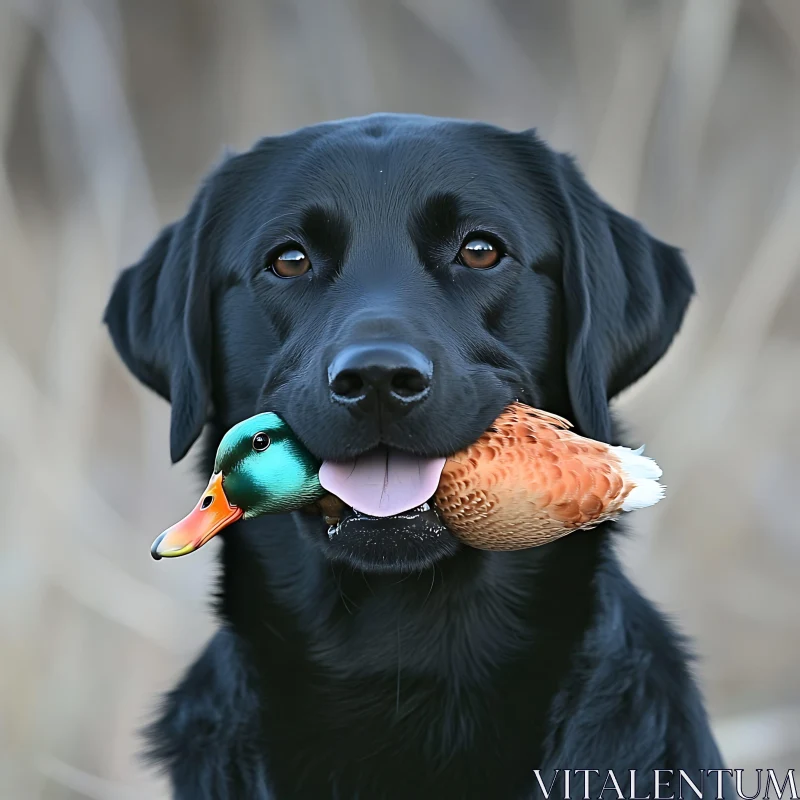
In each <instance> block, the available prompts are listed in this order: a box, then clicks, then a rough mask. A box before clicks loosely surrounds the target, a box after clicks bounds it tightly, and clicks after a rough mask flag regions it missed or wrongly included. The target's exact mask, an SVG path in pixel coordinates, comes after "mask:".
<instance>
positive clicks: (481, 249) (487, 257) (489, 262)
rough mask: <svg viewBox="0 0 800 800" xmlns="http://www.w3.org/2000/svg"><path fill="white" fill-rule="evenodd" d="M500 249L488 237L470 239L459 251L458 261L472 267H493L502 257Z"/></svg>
mask: <svg viewBox="0 0 800 800" xmlns="http://www.w3.org/2000/svg"><path fill="white" fill-rule="evenodd" d="M501 255H502V254H501V252H500V250H499V249H498V248H497V247H495V245H493V244H492V243H491V242H489V241H487V240H486V239H470V240H469V241H467V242H465V243H464V244H463V245H462V247H461V250H459V252H458V261H459V263H461V264H463V265H464V266H465V267H469V268H470V269H491V268H492V267H494V266H495V265H496V264H497V262H498V261H500V258H501Z"/></svg>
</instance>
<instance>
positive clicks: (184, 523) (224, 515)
mask: <svg viewBox="0 0 800 800" xmlns="http://www.w3.org/2000/svg"><path fill="white" fill-rule="evenodd" d="M243 514H244V512H243V511H242V509H241V508H237V507H236V506H232V505H231V504H230V503H229V502H228V498H227V497H226V496H225V490H224V489H223V488H222V473H221V472H218V473H217V474H215V475H212V476H211V480H210V481H209V482H208V486H207V487H206V490H205V491H204V492H203V494H202V496H201V498H200V501H199V502H198V503H197V505H196V506H195V507H194V508H193V509H192V510H191V512H189V514H187V516H185V517H184V518H183V519H182V520H181V521H180V522H176V523H175V524H174V525H173V526H172V527H171V528H167V530H165V531H164V533H162V534H159V536H158V538H157V539H156V540H155V541H154V542H153V544H152V546H151V547H150V555H151V556H153V558H155V559H156V560H158V559H160V558H175V557H177V556H183V555H186V554H187V553H191V552H193V551H195V550H197V549H198V548H200V547H202V546H203V545H204V544H205V543H206V542H207V541H208V540H209V539H211V538H212V537H213V536H216V535H217V534H218V533H219V532H220V531H221V530H222V529H223V528H227V527H228V525H231V524H232V523H234V522H236V520H237V519H241V517H242V515H243Z"/></svg>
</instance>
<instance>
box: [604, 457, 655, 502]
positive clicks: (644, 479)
mask: <svg viewBox="0 0 800 800" xmlns="http://www.w3.org/2000/svg"><path fill="white" fill-rule="evenodd" d="M611 452H612V453H614V454H615V455H616V456H617V458H618V459H619V460H620V464H621V466H622V471H623V472H624V473H625V475H626V477H627V478H628V480H630V481H631V482H632V483H634V484H635V485H634V487H633V489H631V491H630V493H629V494H628V496H627V497H626V498H625V502H623V504H622V510H623V511H635V510H636V509H637V508H647V507H648V506H653V505H655V504H656V503H657V502H658V501H659V500H660V499H661V498H662V497H663V496H664V487H663V486H662V485H661V484H660V483H659V482H658V479H659V478H660V477H661V467H659V466H658V464H656V462H655V461H653V459H652V458H648V457H647V456H643V455H642V453H643V452H644V445H642V446H641V447H640V448H639V449H638V450H631V449H630V448H629V447H612V448H611Z"/></svg>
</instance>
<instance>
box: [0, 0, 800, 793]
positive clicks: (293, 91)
mask: <svg viewBox="0 0 800 800" xmlns="http://www.w3.org/2000/svg"><path fill="white" fill-rule="evenodd" d="M799 73H800V2H798V0H686V1H684V0H649V1H645V0H599V1H598V2H595V1H594V0H591V1H590V0H169V1H168V2H167V1H165V0H50V1H49V2H48V1H47V0H38V1H37V0H0V145H1V146H2V149H0V156H1V157H0V797H2V798H9V800H56V799H58V800H64V799H66V798H69V799H70V800H77V798H100V799H101V800H117V799H119V800H123V799H124V800H132V799H133V798H143V797H148V798H158V797H166V785H165V783H164V782H163V781H162V780H161V779H160V778H159V777H158V776H156V775H153V774H152V773H150V772H148V771H147V770H146V769H145V768H144V767H143V766H142V764H141V763H140V762H139V760H138V757H137V751H138V749H139V747H140V742H139V741H138V738H137V731H138V729H139V728H140V727H141V725H142V724H144V723H145V722H146V721H147V720H148V719H149V717H150V716H151V714H152V713H153V709H154V707H155V705H156V702H157V697H158V694H159V693H160V692H162V691H164V690H166V689H168V688H169V687H171V686H172V684H173V683H174V682H175V681H176V680H177V678H178V677H179V675H180V673H181V671H182V669H183V668H184V667H185V666H186V665H187V664H188V663H189V661H190V660H191V659H192V658H193V655H194V654H195V653H196V652H197V651H198V649H199V648H200V647H201V646H202V645H203V643H204V642H205V640H206V639H207V638H208V636H209V634H210V632H211V631H212V629H213V622H212V620H211V619H210V617H209V614H208V612H207V600H206V598H207V596H208V590H209V582H210V581H211V580H212V579H213V575H214V557H215V552H216V545H215V544H214V543H212V545H210V546H209V547H207V548H205V549H203V550H202V551H200V552H199V553H198V554H196V555H194V556H192V557H191V558H187V559H178V560H176V561H172V562H170V563H168V564H167V563H162V565H156V564H155V563H154V562H153V561H152V560H151V559H150V555H149V546H150V542H151V540H152V539H153V537H154V536H155V534H156V533H158V532H159V531H160V530H162V529H163V528H164V527H165V526H166V525H167V524H168V523H171V522H173V521H174V520H175V519H177V518H178V517H180V516H182V515H183V514H184V513H185V511H186V510H187V509H188V508H189V507H190V506H191V505H193V504H194V502H195V500H196V493H197V491H198V489H199V488H200V487H201V484H202V485H204V480H202V479H201V478H196V477H193V476H192V475H191V466H192V464H191V462H192V458H191V457H190V458H188V459H187V460H186V463H184V464H181V465H179V466H177V467H171V466H170V463H169V456H168V435H167V433H168V407H167V405H166V403H164V402H162V401H160V400H159V399H157V398H156V397H155V396H153V395H151V394H150V393H149V392H148V391H147V390H145V389H144V388H143V387H140V386H139V385H137V384H136V383H135V382H134V380H133V378H132V377H130V376H129V375H128V373H127V372H126V371H125V370H124V369H123V367H122V365H121V362H120V361H119V360H118V359H117V357H116V355H115V354H114V352H113V351H112V348H111V345H110V343H109V340H108V338H107V335H106V333H105V330H104V328H103V327H102V326H101V323H100V320H101V316H102V310H103V306H104V303H105V301H106V299H107V296H108V292H109V287H110V284H111V282H112V280H113V278H114V276H115V274H116V273H117V271H118V270H119V269H120V268H121V267H123V266H125V265H127V264H128V263H131V262H132V261H134V260H135V259H136V258H138V256H139V254H140V253H141V252H142V250H143V249H144V248H145V246H146V245H147V244H148V243H149V242H150V240H151V239H152V238H153V237H154V236H155V234H156V232H157V231H158V230H159V227H160V226H161V225H162V224H164V223H165V222H168V221H170V220H171V219H173V218H175V217H177V216H179V215H181V214H183V212H184V210H185V209H186V207H187V204H188V202H189V200H190V198H191V196H192V194H193V191H194V187H195V186H196V184H197V182H198V180H199V179H200V177H201V176H202V175H203V174H204V172H205V171H206V170H207V169H208V168H209V167H210V166H211V165H212V164H213V163H214V162H215V161H216V160H217V159H219V158H220V156H221V155H222V152H223V147H224V146H230V147H232V148H234V149H243V148H246V147H248V146H249V145H250V144H251V143H252V142H253V141H254V140H255V139H256V138H258V137H259V136H262V135H264V134H276V133H280V132H283V131H286V130H288V129H292V128H295V127H299V126H302V125H306V124H308V123H313V122H317V121H319V120H323V119H330V118H336V117H345V116H354V115H361V114H365V113H370V112H374V111H381V110H384V111H398V112H416V113H426V114H433V115H438V116H454V117H467V118H478V119H484V120H487V121H491V122H494V123H497V124H500V125H503V126H507V127H510V128H516V129H521V128H527V127H531V126H537V127H538V128H539V130H540V131H541V133H542V134H543V135H544V136H545V137H546V138H547V139H549V141H550V142H551V143H552V144H553V145H554V146H555V147H557V148H560V149H565V150H570V151H572V152H573V153H575V154H576V155H577V156H578V157H579V159H580V161H581V163H582V164H583V166H584V168H585V170H586V172H587V175H588V177H589V179H590V181H591V182H592V183H593V184H594V186H595V187H596V188H597V189H598V190H599V191H600V193H601V194H602V195H604V196H605V198H606V199H608V200H609V201H610V202H611V203H612V204H614V205H616V206H617V207H618V208H619V209H620V210H622V211H624V212H626V213H629V214H632V215H634V216H636V217H638V218H640V219H641V220H642V221H643V222H644V223H645V224H646V225H647V226H648V227H649V228H650V229H651V230H652V231H653V232H654V233H655V234H656V235H658V236H659V237H661V238H664V239H666V240H668V241H670V242H672V243H675V244H678V245H680V246H681V247H683V248H684V249H685V251H686V253H687V256H688V258H689V261H690V263H691V265H692V267H693V271H694V275H695V277H696V279H697V283H698V290H699V291H698V297H697V299H696V301H695V303H694V304H693V306H692V308H691V313H690V315H689V318H688V320H687V323H686V325H685V327H684V330H683V332H682V334H681V336H680V337H679V340H678V341H677V342H676V344H675V346H674V347H673V348H672V350H671V351H670V353H669V355H668V357H667V358H666V359H665V361H663V362H662V363H661V365H660V366H658V367H657V368H656V370H655V371H654V372H653V373H652V374H651V375H650V376H648V377H647V378H646V379H645V380H643V381H642V382H641V383H640V384H639V385H637V386H636V387H634V388H633V389H632V390H630V391H629V392H628V393H627V394H626V395H625V396H624V397H622V398H621V399H620V401H619V403H618V408H619V410H620V411H621V412H623V414H624V416H625V417H626V418H627V420H628V421H629V422H630V424H631V433H632V439H633V440H635V441H645V442H647V445H648V451H649V452H650V453H651V454H652V455H654V456H655V457H657V458H658V460H659V462H660V463H661V464H662V465H663V467H664V469H665V473H666V476H667V481H666V482H667V484H668V486H669V494H668V500H667V501H666V502H665V503H662V504H660V505H658V506H657V507H655V508H654V509H651V510H648V511H645V512H641V513H640V514H639V515H637V516H636V518H635V520H634V529H633V532H632V534H631V536H630V537H628V539H627V540H626V541H625V542H624V544H623V547H622V549H623V555H624V557H625V559H626V561H627V563H628V569H629V571H630V574H631V575H632V576H633V577H634V578H635V580H636V582H637V583H638V584H639V586H640V587H642V589H643V591H644V592H645V593H646V594H647V595H648V596H650V597H651V598H653V599H654V600H655V601H657V602H658V603H659V605H660V606H661V607H662V608H663V609H665V610H666V611H667V612H668V613H669V614H670V616H671V617H672V618H673V619H674V620H675V621H676V622H677V624H678V625H679V627H680V628H681V629H682V630H683V631H684V632H686V633H687V634H689V635H691V636H692V637H694V643H695V649H696V652H697V654H698V656H699V660H698V662H697V666H696V669H697V673H698V675H699V678H700V680H701V683H702V687H703V690H704V692H705V695H706V697H707V701H708V705H709V708H710V711H711V713H712V717H713V721H714V725H715V728H716V730H717V733H718V736H719V740H720V744H721V747H722V750H723V752H724V755H725V757H726V759H727V762H728V765H729V766H733V767H741V768H752V767H762V768H767V767H773V768H775V769H783V770H785V769H787V768H789V767H797V766H798V765H800V581H798V566H800V521H798V495H800V413H798V397H800V102H799V100H800V74H799ZM745 788H746V789H748V787H747V785H746V786H745ZM749 791H752V789H749Z"/></svg>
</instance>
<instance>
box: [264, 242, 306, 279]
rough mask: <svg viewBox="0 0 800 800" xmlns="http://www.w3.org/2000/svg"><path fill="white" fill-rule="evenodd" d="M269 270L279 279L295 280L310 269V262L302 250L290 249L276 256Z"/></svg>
mask: <svg viewBox="0 0 800 800" xmlns="http://www.w3.org/2000/svg"><path fill="white" fill-rule="evenodd" d="M269 269H270V270H272V272H274V273H275V274H276V275H277V276H278V277H279V278H297V277H299V276H300V275H305V274H306V272H308V271H309V270H310V269H311V261H310V260H309V258H308V256H307V255H306V254H305V253H304V252H303V251H302V250H299V249H298V248H296V247H290V248H289V249H288V250H284V251H283V252H282V253H279V254H278V257H277V258H276V259H275V260H274V261H273V262H272V263H271V264H270V265H269Z"/></svg>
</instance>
